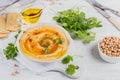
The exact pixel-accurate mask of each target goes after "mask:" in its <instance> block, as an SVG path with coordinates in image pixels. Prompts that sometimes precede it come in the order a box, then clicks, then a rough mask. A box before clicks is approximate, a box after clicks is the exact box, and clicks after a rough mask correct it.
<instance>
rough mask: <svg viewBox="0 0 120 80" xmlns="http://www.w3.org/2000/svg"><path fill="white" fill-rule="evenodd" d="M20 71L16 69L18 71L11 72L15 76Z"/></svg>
mask: <svg viewBox="0 0 120 80" xmlns="http://www.w3.org/2000/svg"><path fill="white" fill-rule="evenodd" d="M18 73H19V72H18V71H17V70H16V71H13V72H12V73H11V75H12V76H15V75H16V74H18Z"/></svg>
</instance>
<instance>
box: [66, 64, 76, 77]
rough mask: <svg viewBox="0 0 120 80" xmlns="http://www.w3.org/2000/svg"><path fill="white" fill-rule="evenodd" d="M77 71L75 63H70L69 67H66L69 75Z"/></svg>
mask: <svg viewBox="0 0 120 80" xmlns="http://www.w3.org/2000/svg"><path fill="white" fill-rule="evenodd" d="M75 72H76V66H75V65H73V64H69V65H68V67H67V69H66V73H67V74H69V75H73V74H75Z"/></svg>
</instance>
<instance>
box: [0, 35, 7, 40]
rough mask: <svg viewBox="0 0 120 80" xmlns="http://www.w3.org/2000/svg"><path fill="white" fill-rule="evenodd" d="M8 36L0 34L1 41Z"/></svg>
mask: <svg viewBox="0 0 120 80" xmlns="http://www.w3.org/2000/svg"><path fill="white" fill-rule="evenodd" d="M7 36H8V34H0V39H2V38H5V37H7Z"/></svg>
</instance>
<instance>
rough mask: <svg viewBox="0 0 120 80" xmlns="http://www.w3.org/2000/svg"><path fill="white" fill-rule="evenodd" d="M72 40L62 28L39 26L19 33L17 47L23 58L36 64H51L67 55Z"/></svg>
mask: <svg viewBox="0 0 120 80" xmlns="http://www.w3.org/2000/svg"><path fill="white" fill-rule="evenodd" d="M71 42H72V39H71V37H70V35H69V34H68V33H67V31H65V30H64V29H63V28H62V27H60V26H58V25H53V24H40V25H38V26H34V27H29V28H27V29H25V30H24V31H22V32H21V34H20V35H19V37H18V40H17V47H18V50H19V52H20V53H21V54H23V55H24V56H25V57H27V58H29V59H31V60H34V61H38V62H53V61H56V60H60V59H61V58H63V56H65V55H66V54H67V51H68V49H69V47H70V44H71Z"/></svg>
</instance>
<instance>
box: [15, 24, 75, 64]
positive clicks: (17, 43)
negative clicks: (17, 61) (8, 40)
mask: <svg viewBox="0 0 120 80" xmlns="http://www.w3.org/2000/svg"><path fill="white" fill-rule="evenodd" d="M42 25H50V26H53V27H58V28H59V29H60V30H62V31H63V32H64V34H65V35H66V37H67V39H68V42H69V46H68V49H67V51H66V53H65V54H64V55H63V56H62V57H60V58H59V59H55V60H48V61H40V60H35V59H32V58H30V57H28V56H26V55H24V54H23V53H22V51H21V50H20V47H19V40H20V37H21V36H22V34H23V32H24V31H26V30H27V29H30V28H33V27H37V26H42ZM23 27H26V26H23ZM72 43H73V39H72V38H71V36H70V34H69V33H68V31H66V30H65V29H64V28H63V27H62V26H60V25H58V24H55V23H39V24H37V25H29V27H26V28H24V29H23V30H22V31H21V33H20V34H19V36H18V38H17V40H16V43H15V45H16V46H17V48H18V55H23V56H24V57H25V58H27V59H29V60H32V61H35V62H43V63H50V62H56V61H60V60H62V59H63V58H64V57H65V56H66V55H68V51H69V49H70V47H71V45H72Z"/></svg>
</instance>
